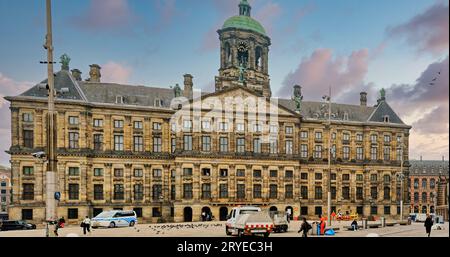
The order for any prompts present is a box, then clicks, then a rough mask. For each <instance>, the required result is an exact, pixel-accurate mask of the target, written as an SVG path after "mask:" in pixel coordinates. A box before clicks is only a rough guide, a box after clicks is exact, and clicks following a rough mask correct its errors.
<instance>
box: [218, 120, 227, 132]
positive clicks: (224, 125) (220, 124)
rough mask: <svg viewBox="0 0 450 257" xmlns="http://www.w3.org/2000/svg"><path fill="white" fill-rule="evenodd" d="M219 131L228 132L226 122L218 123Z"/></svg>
mask: <svg viewBox="0 0 450 257" xmlns="http://www.w3.org/2000/svg"><path fill="white" fill-rule="evenodd" d="M219 129H220V131H223V132H226V131H228V122H220V123H219Z"/></svg>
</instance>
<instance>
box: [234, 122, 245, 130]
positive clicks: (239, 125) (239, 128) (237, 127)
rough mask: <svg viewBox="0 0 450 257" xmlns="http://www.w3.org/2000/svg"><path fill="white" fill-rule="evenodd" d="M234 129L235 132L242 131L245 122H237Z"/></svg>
mask: <svg viewBox="0 0 450 257" xmlns="http://www.w3.org/2000/svg"><path fill="white" fill-rule="evenodd" d="M236 131H237V132H244V131H245V124H244V123H237V124H236Z"/></svg>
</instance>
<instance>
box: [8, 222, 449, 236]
mask: <svg viewBox="0 0 450 257" xmlns="http://www.w3.org/2000/svg"><path fill="white" fill-rule="evenodd" d="M333 225H334V226H338V227H341V228H340V230H339V231H338V232H337V233H336V235H335V237H366V236H368V234H372V236H373V234H376V235H377V236H380V237H426V235H425V228H424V226H423V223H413V224H412V225H409V226H400V225H395V226H394V227H385V228H372V229H366V230H359V231H346V230H344V229H343V228H342V227H343V226H344V225H349V223H348V222H340V223H339V222H334V223H333ZM299 227H300V222H298V221H292V222H291V224H290V228H289V231H288V232H287V233H273V234H271V237H299V236H300V234H298V233H297V231H298V229H299ZM443 227H444V229H443V230H432V232H431V236H432V237H449V223H448V222H447V223H445V224H444V225H443ZM43 236H45V230H44V229H37V230H28V231H3V232H0V237H43ZM59 236H60V237H70V236H84V235H83V234H82V229H81V228H80V227H79V226H69V227H65V228H63V229H60V230H59ZM86 236H87V237H225V223H224V222H208V223H202V222H199V223H195V222H194V223H171V224H139V225H136V226H135V227H125V228H112V229H109V228H102V229H94V230H92V232H91V234H90V235H86Z"/></svg>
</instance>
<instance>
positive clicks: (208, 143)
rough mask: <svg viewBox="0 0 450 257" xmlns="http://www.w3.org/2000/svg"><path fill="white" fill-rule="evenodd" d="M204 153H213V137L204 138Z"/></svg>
mask: <svg viewBox="0 0 450 257" xmlns="http://www.w3.org/2000/svg"><path fill="white" fill-rule="evenodd" d="M202 151H204V152H210V151H211V137H209V136H202Z"/></svg>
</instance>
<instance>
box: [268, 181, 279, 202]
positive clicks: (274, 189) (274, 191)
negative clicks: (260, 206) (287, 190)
mask: <svg viewBox="0 0 450 257" xmlns="http://www.w3.org/2000/svg"><path fill="white" fill-rule="evenodd" d="M269 198H270V199H277V198H278V186H277V185H273V184H272V185H270V186H269Z"/></svg>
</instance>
